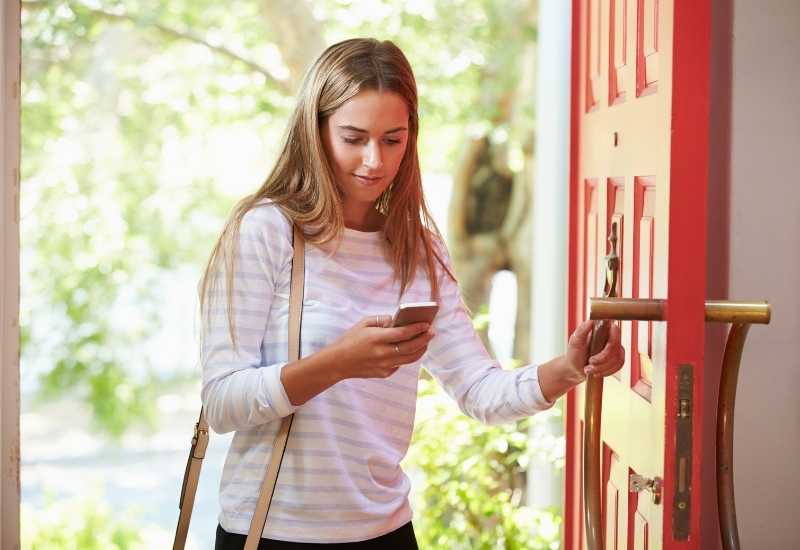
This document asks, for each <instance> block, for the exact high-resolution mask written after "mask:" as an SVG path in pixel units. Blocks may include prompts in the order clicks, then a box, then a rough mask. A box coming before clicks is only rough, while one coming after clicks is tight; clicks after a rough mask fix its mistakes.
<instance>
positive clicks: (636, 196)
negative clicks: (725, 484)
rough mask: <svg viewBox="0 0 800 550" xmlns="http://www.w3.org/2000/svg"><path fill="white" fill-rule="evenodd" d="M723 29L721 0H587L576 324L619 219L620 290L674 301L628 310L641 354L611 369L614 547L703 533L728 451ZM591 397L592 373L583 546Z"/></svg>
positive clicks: (574, 454)
mask: <svg viewBox="0 0 800 550" xmlns="http://www.w3.org/2000/svg"><path fill="white" fill-rule="evenodd" d="M710 32H711V25H710V0H692V1H691V2H689V1H681V0H573V40H572V45H573V52H572V131H571V135H572V139H571V147H572V150H571V175H570V256H569V257H570V279H569V315H568V320H569V321H568V322H569V329H570V331H572V330H574V329H575V327H576V326H577V325H578V324H579V323H580V322H581V321H582V320H583V319H585V318H586V317H587V316H588V299H589V298H590V297H593V296H601V295H602V291H603V282H604V274H603V272H602V265H603V263H602V260H603V257H604V256H605V255H606V254H607V253H608V252H609V248H608V247H609V244H608V242H607V237H608V235H609V231H610V227H611V224H612V223H614V222H616V223H617V226H618V228H619V235H620V238H619V243H618V245H617V251H618V254H619V255H620V258H621V271H620V273H621V277H620V278H619V284H620V287H619V288H618V289H617V291H618V294H617V295H618V296H622V297H627V298H661V299H665V300H666V301H667V305H666V311H667V314H666V321H664V322H630V321H625V322H622V338H623V345H624V346H625V349H626V353H627V358H626V363H625V366H624V368H623V369H622V371H620V372H619V373H618V376H615V377H609V378H607V379H606V381H605V389H604V392H603V418H602V430H601V439H602V456H601V460H602V467H601V472H602V474H601V475H602V477H601V484H602V507H603V512H602V524H603V529H604V541H605V547H606V548H608V549H618V550H627V549H645V548H653V549H657V548H699V544H700V529H701V523H700V515H701V514H700V511H701V510H700V508H701V505H700V503H701V500H700V499H701V493H702V491H703V490H707V489H708V488H702V487H701V483H700V463H701V460H713V459H714V458H713V456H711V457H703V456H702V444H701V442H702V439H701V437H702V434H701V427H702V418H703V415H704V414H713V413H714V410H715V409H713V408H712V407H711V406H710V405H709V406H706V405H704V404H703V403H702V400H701V398H700V397H701V396H702V386H703V383H704V380H703V340H704V313H703V311H704V309H703V308H704V299H705V290H706V286H705V285H706V273H705V265H706V264H705V252H706V250H705V248H706V222H705V216H706V190H707V174H708V102H709V92H708V90H709V67H708V60H709V53H710V52H709V49H710ZM711 382H712V383H713V381H711ZM680 400H683V403H682V406H681V407H679V401H680ZM583 406H584V396H583V388H579V389H578V390H576V391H573V392H571V394H570V395H569V396H568V401H567V407H568V412H567V440H568V443H567V475H566V478H567V495H566V507H565V519H566V524H565V527H566V529H565V543H566V548H569V549H578V548H582V547H583V546H584V544H585V543H584V526H583V513H582V506H583V496H582V494H581V493H582V488H581V485H582V483H581V479H582V470H581V468H582V465H581V452H582V451H581V444H582V430H583ZM679 408H680V410H681V411H682V412H681V414H682V415H683V416H682V421H681V422H677V420H678V410H679ZM687 415H688V416H687ZM710 435H711V434H710ZM634 474H638V475H640V476H644V477H646V478H649V479H655V478H660V479H661V480H663V495H662V498H661V501H660V502H659V503H656V502H654V499H653V498H652V496H651V494H650V493H648V492H639V493H632V492H629V480H630V478H631V475H634ZM712 489H713V488H712ZM706 523H710V524H711V525H713V522H706Z"/></svg>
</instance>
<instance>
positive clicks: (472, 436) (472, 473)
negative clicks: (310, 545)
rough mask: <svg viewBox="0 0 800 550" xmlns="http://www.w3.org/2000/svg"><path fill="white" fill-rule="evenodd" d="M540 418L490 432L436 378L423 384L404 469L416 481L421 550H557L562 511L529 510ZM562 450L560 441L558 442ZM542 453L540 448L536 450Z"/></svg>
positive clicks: (549, 452) (500, 427) (416, 524)
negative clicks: (535, 426) (534, 430)
mask: <svg viewBox="0 0 800 550" xmlns="http://www.w3.org/2000/svg"><path fill="white" fill-rule="evenodd" d="M532 421H533V419H524V420H522V421H519V422H517V423H512V424H505V425H499V426H486V425H483V424H481V423H479V422H476V421H475V420H473V419H471V418H468V417H466V416H464V414H463V413H462V412H461V411H459V410H458V408H457V407H456V406H455V405H454V404H453V402H452V400H450V399H449V398H447V397H446V396H445V395H444V393H443V392H442V391H441V390H439V389H438V387H437V386H436V384H435V382H433V381H432V380H430V379H422V380H420V392H419V399H418V403H417V424H416V426H415V432H414V441H413V442H412V445H411V450H410V451H409V455H408V457H407V463H406V464H405V469H407V470H408V471H409V472H411V475H412V478H413V477H415V474H418V475H420V476H421V479H416V480H415V482H414V487H415V490H416V491H418V492H417V493H415V494H414V512H415V517H414V528H415V531H416V533H417V539H418V540H419V543H420V548H449V549H467V548H470V549H473V548H474V549H487V550H488V549H492V550H494V549H507V550H512V549H513V550H517V549H519V550H523V549H534V550H535V549H554V548H558V547H559V535H560V524H561V518H560V516H559V514H558V510H555V509H553V510H533V509H532V508H530V507H528V506H526V505H525V504H524V492H525V471H526V469H527V466H528V461H529V459H530V457H531V456H532V454H533V453H537V452H545V453H548V454H551V453H552V450H551V449H545V448H542V445H541V444H534V443H532V442H531V439H530V438H529V436H528V430H529V427H530V425H531V422H532ZM553 443H554V444H556V445H557V444H558V442H553ZM537 447H538V448H537Z"/></svg>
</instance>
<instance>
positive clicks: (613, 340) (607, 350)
mask: <svg viewBox="0 0 800 550" xmlns="http://www.w3.org/2000/svg"><path fill="white" fill-rule="evenodd" d="M620 350H622V346H621V345H620V330H619V326H618V325H617V324H616V323H614V324H612V325H611V329H610V330H609V334H608V341H607V342H606V345H605V346H604V347H603V349H602V350H601V351H600V352H599V353H596V354H594V355H593V356H591V357H590V358H589V363H592V364H597V363H602V362H604V361H607V360H608V359H609V358H611V357H615V356H617V355H618V354H619V352H620Z"/></svg>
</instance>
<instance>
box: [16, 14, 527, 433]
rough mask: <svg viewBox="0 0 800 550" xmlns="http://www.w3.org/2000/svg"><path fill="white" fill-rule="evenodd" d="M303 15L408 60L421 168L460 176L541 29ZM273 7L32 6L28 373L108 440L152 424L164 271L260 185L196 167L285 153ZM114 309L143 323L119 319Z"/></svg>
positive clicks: (463, 17)
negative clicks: (238, 147)
mask: <svg viewBox="0 0 800 550" xmlns="http://www.w3.org/2000/svg"><path fill="white" fill-rule="evenodd" d="M307 5H308V6H309V7H310V8H311V7H313V14H314V17H315V18H316V24H317V25H318V27H319V34H320V35H321V36H324V37H325V42H326V43H332V42H333V41H335V40H339V39H342V38H345V37H349V36H354V35H361V36H364V35H372V36H376V37H378V38H387V39H392V40H394V41H395V42H397V43H398V44H399V45H400V46H401V47H402V48H403V49H404V51H405V52H406V54H407V56H408V57H409V59H410V61H411V63H412V65H413V66H414V69H415V72H416V76H417V81H418V87H419V92H420V103H421V122H422V134H421V138H420V151H421V154H422V159H421V160H422V165H423V168H424V169H425V170H428V171H434V170H435V171H448V172H452V171H453V168H454V166H455V164H456V162H457V157H458V152H459V149H460V147H461V144H462V143H463V139H464V135H465V133H467V134H474V133H476V132H477V133H488V132H490V131H491V132H499V133H500V134H503V132H504V131H505V130H504V128H505V126H506V125H507V123H506V122H503V117H502V116H501V113H500V111H502V110H503V105H506V104H508V101H509V97H510V94H511V91H512V90H513V88H514V86H515V85H516V83H517V81H518V80H519V64H520V59H521V55H522V52H523V51H524V50H525V48H526V47H527V46H528V45H529V44H530V40H532V39H533V37H534V35H535V26H534V25H533V23H532V21H533V18H532V17H531V13H532V8H531V7H532V5H533V4H532V1H531V0H502V1H494V0H440V1H438V2H432V3H429V2H411V3H409V2H402V1H400V0H383V1H374V0H369V1H366V0H325V1H320V2H316V1H315V2H313V3H312V2H310V1H309V2H307ZM263 7H264V3H262V2H260V1H257V0H242V1H240V2H236V4H235V9H231V6H229V5H228V4H225V3H219V2H212V1H211V0H191V1H190V0H152V1H150V2H146V3H142V2H140V1H139V0H94V1H92V2H88V1H85V0H63V1H58V2H39V1H36V2H34V1H23V2H22V8H23V9H22V56H23V59H22V63H23V73H22V74H23V82H22V166H21V176H22V190H23V194H22V213H21V219H22V248H23V258H22V260H23V261H22V269H23V273H22V281H23V288H22V304H21V306H22V307H21V333H22V346H23V348H22V353H23V362H24V364H26V365H32V364H39V365H43V366H42V367H40V368H37V369H34V370H35V371H37V372H42V373H43V374H42V378H41V384H40V385H41V388H42V393H41V395H40V397H42V398H45V399H49V398H51V397H54V396H57V395H60V394H64V393H69V394H72V395H77V396H80V397H81V398H82V399H84V400H85V401H86V402H87V403H88V404H89V405H90V406H91V408H92V410H93V411H94V413H95V419H96V423H97V425H98V427H100V428H101V429H103V430H104V431H105V432H107V433H109V434H112V435H117V436H118V435H120V434H122V433H123V432H124V431H125V430H126V429H127V428H128V427H129V426H130V425H131V424H132V423H134V422H137V421H144V422H148V423H152V422H153V421H154V418H155V417H154V414H153V406H152V396H153V395H154V388H155V387H157V386H158V385H160V384H163V383H164V382H165V379H168V378H169V377H170V376H171V374H170V373H164V372H157V370H156V369H155V368H154V366H153V359H152V357H148V356H146V355H145V354H144V353H143V352H142V351H141V349H142V348H143V344H144V343H146V342H147V341H148V340H149V339H151V338H153V337H154V336H156V335H157V334H159V332H161V331H162V328H163V327H161V326H159V323H160V322H161V321H160V319H161V317H160V308H161V306H162V304H163V303H164V302H165V298H166V297H165V296H164V295H163V292H162V290H161V285H160V283H161V281H162V280H163V277H164V276H166V275H170V274H173V273H175V272H176V271H178V270H186V269H192V270H193V271H194V273H195V274H196V277H195V280H198V279H199V276H200V270H201V269H202V267H203V266H204V263H205V261H206V259H207V257H208V254H209V252H210V250H211V246H212V245H213V243H214V240H215V238H216V236H217V235H218V232H219V229H220V228H221V224H222V221H223V219H224V216H225V214H226V213H227V212H228V210H229V208H230V207H231V206H232V204H233V202H234V201H235V200H236V199H237V198H238V197H240V196H241V195H242V194H244V193H242V192H241V190H242V189H247V192H250V191H252V190H253V189H254V186H255V185H257V184H258V183H259V181H258V180H259V179H260V178H261V177H262V175H259V177H258V178H256V179H254V180H253V181H249V182H245V183H250V184H251V185H250V186H249V187H247V188H245V187H244V186H243V185H242V182H238V181H232V180H233V178H234V176H231V175H230V173H238V172H236V171H235V169H236V168H237V167H235V166H227V163H226V167H227V168H229V169H226V170H225V174H224V175H220V174H210V173H207V172H205V171H203V169H202V168H201V167H202V166H206V165H207V164H203V163H202V161H203V158H201V157H203V156H208V155H211V154H215V153H217V151H216V149H220V148H222V147H225V146H226V144H227V143H228V142H229V141H233V140H237V139H238V140H240V141H241V140H242V138H241V135H243V134H244V135H246V136H248V138H247V139H250V140H252V139H253V138H252V136H253V135H259V136H263V141H264V143H263V157H264V158H265V159H267V161H268V159H270V158H273V157H274V155H275V154H276V149H277V146H278V144H279V142H280V136H281V134H282V132H283V128H284V125H285V121H286V118H287V116H288V113H289V110H290V109H291V107H292V105H293V97H292V94H293V92H294V91H293V90H289V89H288V88H289V86H288V84H287V83H286V82H284V81H280V80H278V79H276V78H274V77H273V76H272V75H277V74H280V73H281V69H282V68H283V69H285V67H283V62H282V60H281V59H282V58H286V57H288V56H287V53H291V52H288V51H283V52H281V48H284V49H286V48H290V47H291V48H296V47H302V44H290V45H287V44H286V43H283V44H282V43H281V42H280V39H281V38H280V37H281V33H280V32H278V30H277V29H279V28H280V25H281V22H280V21H273V20H271V19H269V18H265V17H264V13H263ZM316 53H317V52H314V54H316ZM281 54H283V55H281ZM247 60H252V61H254V62H255V63H251V64H248V63H247ZM518 112H520V113H525V115H526V116H525V117H523V118H525V119H526V120H528V121H530V120H531V118H530V112H529V111H527V110H525V109H522V110H519V111H518ZM517 118H518V119H519V118H520V117H517ZM527 127H528V128H529V127H530V125H528V126H527ZM506 134H508V132H506ZM511 134H513V132H511ZM512 140H513V135H512ZM267 161H265V164H264V166H265V171H266V169H267V167H268V166H269V162H267ZM223 162H224V161H220V164H222V163H223ZM264 175H265V174H264ZM223 178H224V181H222V183H220V182H219V180H220V179H223ZM121 303H127V304H135V312H133V313H135V315H136V316H137V318H136V319H131V320H130V321H129V322H127V323H123V324H120V323H115V322H114V320H113V319H112V318H110V313H111V312H112V311H114V310H115V309H118V306H119V305H120V304H121ZM190 313H191V312H187V318H188V317H189V315H190ZM192 351H193V350H187V353H186V357H187V359H186V363H185V364H183V365H180V366H176V367H182V368H183V372H190V370H191V366H192V364H191V361H192V356H191V352H192ZM175 370H180V369H179V368H176V369H175ZM27 372H32V371H31V370H28V371H27Z"/></svg>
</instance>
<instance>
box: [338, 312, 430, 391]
mask: <svg viewBox="0 0 800 550" xmlns="http://www.w3.org/2000/svg"><path fill="white" fill-rule="evenodd" d="M391 323H392V317H391V316H389V315H371V316H369V317H365V318H364V319H362V320H361V321H359V322H358V323H357V324H356V325H354V326H353V327H352V328H350V329H349V330H348V331H347V332H345V333H344V334H342V335H341V336H340V337H339V338H338V339H337V340H336V341H335V342H334V343H333V344H331V348H332V349H331V351H335V353H336V354H335V357H336V358H337V365H336V368H337V370H338V371H339V376H340V377H341V378H342V379H345V378H387V377H389V376H391V375H392V374H394V373H395V372H396V371H397V369H399V368H400V367H401V366H402V365H407V364H410V363H414V362H415V361H418V360H419V359H421V358H422V356H423V355H425V352H426V351H427V350H428V342H430V341H431V338H433V337H434V335H435V333H434V332H433V330H429V328H430V326H429V325H428V323H414V324H413V325H406V326H404V327H392V326H391Z"/></svg>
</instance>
